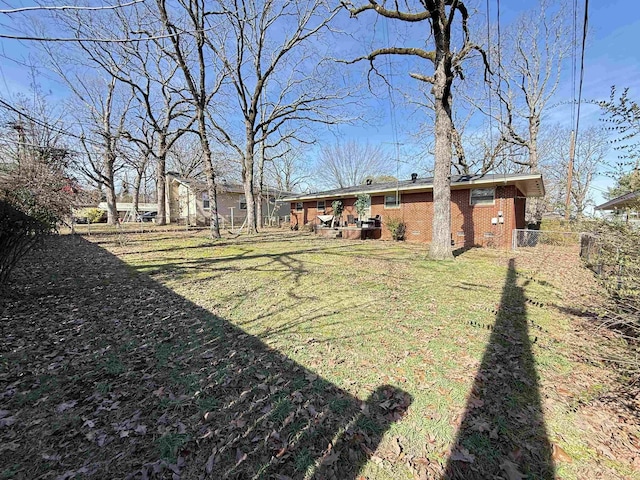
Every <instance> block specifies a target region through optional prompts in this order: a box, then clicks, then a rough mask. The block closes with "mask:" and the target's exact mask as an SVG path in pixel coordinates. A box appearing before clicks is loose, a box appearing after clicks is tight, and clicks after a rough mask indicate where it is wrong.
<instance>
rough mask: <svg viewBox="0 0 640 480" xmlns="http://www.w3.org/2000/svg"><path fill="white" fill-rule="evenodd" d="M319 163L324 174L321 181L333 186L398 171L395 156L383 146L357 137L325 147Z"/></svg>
mask: <svg viewBox="0 0 640 480" xmlns="http://www.w3.org/2000/svg"><path fill="white" fill-rule="evenodd" d="M318 163H319V165H322V167H323V168H322V171H323V173H324V176H323V177H320V178H318V179H317V182H318V183H319V184H321V185H325V186H327V187H330V188H345V187H352V186H354V185H361V184H363V183H364V182H365V180H366V179H367V178H373V177H377V176H380V175H391V174H392V173H393V172H394V171H395V164H394V162H393V159H392V158H391V156H390V155H389V154H388V153H387V152H385V151H384V149H383V148H382V147H381V146H379V145H371V144H370V143H359V142H357V141H355V140H350V141H347V142H340V141H337V142H336V143H334V144H333V145H326V146H324V147H322V149H321V150H320V155H319V158H318Z"/></svg>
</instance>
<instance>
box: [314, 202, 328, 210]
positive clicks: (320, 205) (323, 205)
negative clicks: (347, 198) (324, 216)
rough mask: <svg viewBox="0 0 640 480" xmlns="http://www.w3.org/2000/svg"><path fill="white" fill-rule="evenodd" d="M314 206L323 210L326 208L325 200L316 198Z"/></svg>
mask: <svg viewBox="0 0 640 480" xmlns="http://www.w3.org/2000/svg"><path fill="white" fill-rule="evenodd" d="M316 208H317V209H318V210H324V209H325V208H326V207H325V201H324V200H318V204H317V205H316Z"/></svg>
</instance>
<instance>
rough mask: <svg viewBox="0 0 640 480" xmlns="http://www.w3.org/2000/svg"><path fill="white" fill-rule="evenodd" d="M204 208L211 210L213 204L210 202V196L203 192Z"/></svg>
mask: <svg viewBox="0 0 640 480" xmlns="http://www.w3.org/2000/svg"><path fill="white" fill-rule="evenodd" d="M202 208H204V209H205V210H209V209H210V208H211V202H210V201H209V194H208V193H207V192H202Z"/></svg>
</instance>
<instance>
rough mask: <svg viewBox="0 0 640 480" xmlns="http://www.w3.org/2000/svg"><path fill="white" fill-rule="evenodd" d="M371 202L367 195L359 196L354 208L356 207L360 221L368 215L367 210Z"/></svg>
mask: <svg viewBox="0 0 640 480" xmlns="http://www.w3.org/2000/svg"><path fill="white" fill-rule="evenodd" d="M370 202H371V197H370V196H369V195H368V194H366V193H361V194H360V195H358V198H356V201H355V203H354V204H353V206H354V207H355V209H356V212H358V217H359V218H360V220H362V217H363V216H364V214H365V213H366V211H367V208H369V203H370Z"/></svg>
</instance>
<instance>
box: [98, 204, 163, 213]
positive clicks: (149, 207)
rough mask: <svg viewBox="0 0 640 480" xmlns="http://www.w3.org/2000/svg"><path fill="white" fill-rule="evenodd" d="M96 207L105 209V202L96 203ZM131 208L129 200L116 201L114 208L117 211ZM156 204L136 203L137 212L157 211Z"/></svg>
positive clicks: (125, 210)
mask: <svg viewBox="0 0 640 480" xmlns="http://www.w3.org/2000/svg"><path fill="white" fill-rule="evenodd" d="M98 208H99V209H100V210H104V211H107V210H108V207H107V202H100V203H99V204H98ZM131 209H133V203H131V202H116V210H118V211H119V212H128V211H129V210H131ZM157 211H158V204H157V203H138V212H157Z"/></svg>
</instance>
